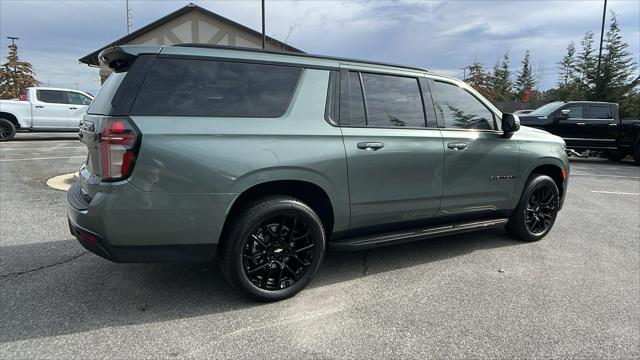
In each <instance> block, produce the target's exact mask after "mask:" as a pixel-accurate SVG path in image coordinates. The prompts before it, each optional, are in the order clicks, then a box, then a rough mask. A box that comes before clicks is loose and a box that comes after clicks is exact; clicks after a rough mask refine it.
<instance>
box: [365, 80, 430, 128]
mask: <svg viewBox="0 0 640 360" xmlns="http://www.w3.org/2000/svg"><path fill="white" fill-rule="evenodd" d="M362 83H363V86H364V94H365V99H366V104H367V124H368V125H369V126H411V127H425V126H426V124H425V118H424V109H423V107H422V96H421V95H420V86H419V85H418V79H416V78H410V77H400V76H392V75H379V74H367V73H363V74H362Z"/></svg>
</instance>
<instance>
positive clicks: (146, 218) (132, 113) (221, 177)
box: [67, 45, 569, 301]
mask: <svg viewBox="0 0 640 360" xmlns="http://www.w3.org/2000/svg"><path fill="white" fill-rule="evenodd" d="M100 58H101V61H102V62H103V63H104V64H106V65H108V66H109V67H110V68H111V69H112V70H113V71H114V72H113V74H112V75H111V76H110V77H109V78H108V79H107V81H106V82H105V84H104V86H103V87H102V89H101V90H100V93H99V94H98V96H97V97H96V99H95V100H94V101H93V103H92V104H91V107H90V108H89V110H88V112H87V115H86V116H85V117H84V120H83V121H82V124H81V128H80V139H81V141H82V142H83V143H84V144H86V146H87V148H88V150H89V152H88V156H87V159H86V162H85V164H84V165H82V168H81V169H80V173H79V181H78V182H77V183H75V184H74V185H73V186H72V187H71V189H70V190H69V192H68V195H67V198H68V203H69V205H68V217H69V226H70V230H71V232H72V234H73V235H74V236H75V237H76V238H77V239H78V240H79V242H80V243H81V244H82V245H83V246H84V247H85V248H87V249H88V250H90V251H92V252H94V253H96V254H98V255H100V256H102V257H104V258H107V259H110V260H113V261H116V262H154V261H210V260H214V259H215V258H217V261H218V262H219V263H220V265H221V267H222V270H223V273H224V275H225V277H226V278H227V280H228V281H229V283H230V284H231V285H232V286H233V287H234V288H236V289H237V290H238V291H240V292H242V293H244V294H246V295H248V296H250V297H252V298H254V299H257V300H262V301H271V300H279V299H283V298H287V297H290V296H292V295H294V294H296V293H297V292H298V291H300V290H301V289H302V288H303V287H305V286H306V285H307V284H308V283H309V282H310V281H311V279H312V277H313V275H314V274H315V273H316V272H317V270H318V268H319V266H320V264H321V262H322V259H323V256H324V253H325V251H326V250H327V249H335V250H352V249H365V248H370V247H376V246H383V245H391V244H397V243H400V242H406V241H414V240H421V239H426V238H431V237H436V236H442V235H449V234H456V233H461V232H467V231H473V230H480V229H487V228H492V227H498V226H506V228H507V230H508V231H509V232H510V233H511V234H512V235H514V236H515V237H517V238H519V239H522V240H525V241H535V240H538V239H540V238H542V237H544V236H545V235H546V234H547V233H548V232H549V231H550V229H551V227H552V226H553V224H554V221H555V219H556V216H557V213H558V211H559V210H560V208H561V206H562V203H563V201H564V197H565V194H566V190H567V182H568V173H569V163H568V160H567V156H566V153H565V146H564V142H563V140H562V139H561V138H559V137H557V136H554V135H551V134H549V133H547V132H545V131H542V130H537V129H532V128H527V127H520V124H519V121H518V118H517V117H516V116H514V115H511V114H502V113H501V112H500V111H499V110H498V109H496V108H495V107H494V106H493V105H492V104H491V103H489V102H488V101H487V100H486V99H484V98H483V97H482V96H481V95H479V94H478V93H477V92H475V91H474V90H473V89H471V88H470V87H469V86H468V85H466V84H465V83H463V82H460V81H458V80H454V79H451V78H447V77H443V76H438V75H435V74H433V73H431V72H429V71H425V70H421V69H416V68H411V67H405V66H395V65H388V64H382V63H375V62H368V61H358V60H350V59H340V58H329V57H322V56H313V55H305V54H291V53H279V52H269V51H260V50H252V49H239V48H228V47H219V46H204V45H183V46H169V47H159V46H152V47H149V46H120V47H114V48H111V49H108V50H105V51H103V52H102V53H101V55H100Z"/></svg>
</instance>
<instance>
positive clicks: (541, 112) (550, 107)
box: [527, 101, 564, 116]
mask: <svg viewBox="0 0 640 360" xmlns="http://www.w3.org/2000/svg"><path fill="white" fill-rule="evenodd" d="M563 104H564V103H563V102H560V101H556V102H552V103H548V104H546V105H542V106H540V107H539V108H537V109H535V110H533V111H532V112H530V113H529V114H527V115H537V116H547V115H549V114H551V113H552V112H554V111H556V110H558V108H559V107H560V106H562V105H563Z"/></svg>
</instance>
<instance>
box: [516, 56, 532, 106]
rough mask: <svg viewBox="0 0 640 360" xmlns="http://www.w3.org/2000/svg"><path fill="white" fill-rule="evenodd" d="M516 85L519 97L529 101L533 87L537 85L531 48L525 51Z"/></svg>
mask: <svg viewBox="0 0 640 360" xmlns="http://www.w3.org/2000/svg"><path fill="white" fill-rule="evenodd" d="M515 85H516V86H515V91H516V96H517V98H518V99H520V100H523V101H529V100H530V97H531V94H532V93H533V89H534V88H535V86H536V80H535V78H534V77H533V74H532V71H531V54H530V53H529V50H527V51H526V52H525V53H524V58H523V59H522V68H521V69H520V71H518V74H517V77H516V84H515Z"/></svg>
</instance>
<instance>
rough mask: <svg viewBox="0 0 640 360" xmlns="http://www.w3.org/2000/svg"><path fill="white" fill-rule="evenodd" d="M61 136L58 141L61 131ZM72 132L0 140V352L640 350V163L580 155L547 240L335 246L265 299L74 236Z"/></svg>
mask: <svg viewBox="0 0 640 360" xmlns="http://www.w3.org/2000/svg"><path fill="white" fill-rule="evenodd" d="M52 135H53V136H54V137H53V140H52V137H51V136H52ZM75 139H76V135H75V134H40V135H30V134H19V135H18V137H17V139H16V141H12V142H9V143H2V144H0V204H1V206H0V275H1V277H0V304H1V309H0V314H1V315H0V358H6V359H8V358H83V359H86V358H201V357H208V358H221V359H226V358H252V359H255V358H260V359H271V358H278V359H299V358H303V357H306V358H425V357H430V358H507V357H508V358H516V357H517V358H534V357H535V358H549V357H552V358H581V359H585V358H638V357H640V167H637V166H635V165H633V164H632V163H631V162H626V163H612V162H609V161H606V160H600V159H586V160H583V159H579V160H576V161H573V162H572V177H571V180H570V181H571V182H570V186H569V192H568V197H567V201H566V203H565V207H564V209H563V210H562V211H561V213H560V215H559V218H558V221H557V223H556V225H555V227H554V229H553V230H552V232H551V233H550V235H548V236H547V237H546V238H545V239H543V240H542V241H540V242H537V243H521V242H517V241H514V240H512V239H511V238H509V237H508V236H507V235H506V233H505V232H504V231H502V230H494V231H490V232H485V233H476V234H467V235H463V236H455V237H448V238H440V239H434V240H427V241H423V242H419V243H412V244H404V245H398V246H394V247H389V248H382V249H376V250H370V251H361V252H353V253H329V254H328V257H327V259H326V261H325V263H324V265H323V267H322V269H321V270H320V273H319V275H318V276H317V277H316V279H315V280H314V281H313V282H312V283H311V285H310V287H309V288H307V289H306V290H304V291H303V292H302V293H300V294H299V295H298V296H296V297H294V298H293V299H289V300H286V301H282V302H278V303H271V304H258V303H253V302H250V301H247V300H245V299H244V298H242V297H240V296H237V295H236V294H234V293H233V292H232V291H231V290H230V288H229V287H228V286H227V284H226V283H225V282H224V280H223V279H222V276H221V274H220V272H219V270H218V269H217V267H216V266H214V265H211V264H189V265H185V264H115V263H111V262H109V261H107V260H104V259H102V258H99V257H97V256H95V255H93V254H90V253H87V252H86V251H85V250H84V249H83V248H81V247H80V245H78V244H77V243H76V241H75V240H74V239H73V238H72V237H71V235H70V234H69V232H68V228H67V223H66V214H65V203H66V199H65V193H64V192H62V191H58V190H53V189H50V188H48V187H47V186H46V185H45V181H46V180H47V179H48V178H50V177H52V176H55V175H59V174H65V173H70V172H73V171H76V170H77V169H78V168H79V166H80V164H81V163H82V162H83V160H84V156H85V155H86V150H85V149H84V148H83V146H82V144H80V143H79V142H78V141H77V140H75Z"/></svg>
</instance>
